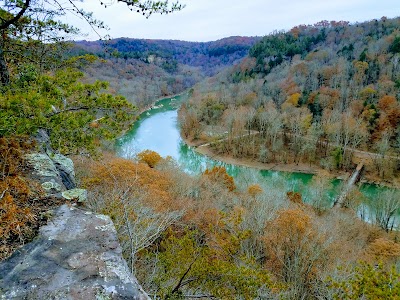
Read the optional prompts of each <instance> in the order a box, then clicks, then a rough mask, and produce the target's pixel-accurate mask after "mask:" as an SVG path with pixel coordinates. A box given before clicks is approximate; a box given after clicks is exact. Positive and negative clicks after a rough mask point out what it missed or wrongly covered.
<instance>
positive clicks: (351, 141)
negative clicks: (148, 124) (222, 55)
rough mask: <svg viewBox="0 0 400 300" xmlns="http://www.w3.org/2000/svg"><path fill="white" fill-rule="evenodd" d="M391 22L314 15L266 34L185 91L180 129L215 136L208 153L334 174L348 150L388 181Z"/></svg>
mask: <svg viewBox="0 0 400 300" xmlns="http://www.w3.org/2000/svg"><path fill="white" fill-rule="evenodd" d="M399 26H400V19H399V18H396V19H387V18H385V17H383V18H382V19H380V20H372V21H369V22H364V23H356V24H349V23H348V22H333V21H332V22H328V21H322V22H319V23H317V24H315V25H308V26H306V25H300V26H296V27H294V28H292V29H291V30H289V31H287V32H274V33H272V34H270V35H268V36H265V37H264V38H263V39H262V40H261V41H260V42H258V43H256V44H255V45H254V46H253V47H252V48H251V49H250V52H249V56H248V57H247V58H245V59H244V60H243V61H242V62H241V63H239V64H237V65H235V66H234V67H233V68H230V69H229V70H228V71H224V72H221V73H220V74H218V75H216V76H214V77H213V78H212V79H209V80H206V81H204V82H202V83H201V84H198V85H197V86H196V87H195V88H194V90H193V94H192V99H191V101H190V102H189V103H188V104H187V105H185V106H184V107H183V109H182V110H181V113H180V116H181V125H182V133H183V135H184V136H186V137H188V138H192V139H203V140H204V139H208V140H210V139H211V140H212V139H216V138H215V137H222V136H224V137H225V139H224V140H223V141H221V142H219V143H214V144H213V146H212V147H213V150H214V151H216V152H218V153H220V154H229V155H233V156H234V157H238V158H240V157H248V158H252V159H256V160H259V161H261V162H283V163H299V162H307V163H311V164H316V165H319V166H322V167H323V168H326V169H328V170H334V169H350V168H352V167H353V166H354V165H353V163H354V156H357V159H358V160H365V161H366V163H367V165H368V168H369V170H370V171H371V172H375V173H376V174H377V175H378V176H380V177H381V178H384V179H388V178H393V177H397V176H398V171H399V162H400V160H398V159H397V158H396V156H398V155H399V153H400V125H399V120H400V104H399V100H400V65H399V59H400V30H399V28H400V27H399ZM252 131H255V133H257V134H252V135H250V133H251V132H252ZM224 132H225V133H226V134H225V135H223V134H222V135H221V133H224ZM246 132H247V133H248V134H246ZM357 149H358V150H368V151H369V152H374V153H376V154H374V155H365V154H360V153H359V152H357V151H356V150H357Z"/></svg>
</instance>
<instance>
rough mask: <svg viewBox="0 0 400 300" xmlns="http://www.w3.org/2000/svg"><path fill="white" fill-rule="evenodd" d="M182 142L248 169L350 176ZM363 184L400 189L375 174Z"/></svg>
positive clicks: (304, 164) (395, 182) (194, 142)
mask: <svg viewBox="0 0 400 300" xmlns="http://www.w3.org/2000/svg"><path fill="white" fill-rule="evenodd" d="M181 138H182V140H183V141H184V142H185V143H186V144H187V145H189V146H191V147H192V148H193V150H194V151H196V152H197V153H199V154H202V155H205V156H208V157H210V158H212V159H214V160H220V161H222V162H225V163H227V164H232V165H237V166H242V167H248V168H255V169H259V170H267V171H280V172H291V173H304V174H313V175H315V174H319V173H324V174H329V176H330V177H331V178H336V179H340V180H347V179H348V178H349V177H350V176H351V173H350V172H346V171H340V170H336V171H328V170H326V169H323V168H322V167H319V166H317V165H313V164H311V165H310V164H309V163H299V164H295V163H286V164H285V163H262V162H260V161H256V160H252V159H248V158H236V157H233V156H231V155H219V154H216V153H214V152H213V151H212V149H211V148H210V146H208V145H204V143H205V142H204V141H201V140H196V141H190V140H188V139H186V138H185V137H183V136H182V135H181ZM361 182H362V183H366V184H374V185H378V186H385V187H389V188H398V186H399V185H400V182H399V179H397V178H396V179H395V180H393V181H391V182H389V181H382V180H381V179H379V178H378V177H377V176H374V175H373V174H364V178H363V179H362V180H361Z"/></svg>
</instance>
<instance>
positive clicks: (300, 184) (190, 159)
mask: <svg viewBox="0 0 400 300" xmlns="http://www.w3.org/2000/svg"><path fill="white" fill-rule="evenodd" d="M185 97H186V96H185V95H183V96H176V97H174V98H166V99H162V100H160V101H158V102H157V103H156V108H153V109H151V110H149V111H146V112H144V113H142V114H141V115H140V119H139V120H138V121H137V122H136V123H135V124H134V127H133V128H132V129H131V130H130V131H129V132H127V133H126V134H125V135H124V136H123V137H121V138H120V139H119V140H118V141H117V153H118V155H119V156H121V157H124V158H133V157H135V155H136V154H137V153H139V152H141V151H143V150H146V149H149V150H153V151H156V152H158V153H159V154H160V155H161V156H163V157H166V156H171V157H172V158H173V159H174V160H175V161H176V162H177V163H178V164H179V166H180V167H181V168H183V169H184V170H185V171H186V172H188V173H190V174H200V173H201V172H204V170H205V169H206V168H210V167H212V166H224V167H225V168H226V170H227V172H228V174H230V175H231V176H233V177H234V178H235V181H237V180H249V178H251V180H252V181H253V182H252V183H260V181H265V182H270V183H272V184H273V185H274V186H277V185H278V186H280V187H281V188H282V189H283V190H284V191H299V192H301V193H302V195H303V200H305V201H306V202H307V201H308V198H309V197H312V195H311V193H312V191H310V190H311V189H310V188H307V187H308V186H309V185H310V184H311V182H312V177H313V175H311V174H304V173H291V172H281V171H267V170H262V171H260V170H257V169H252V168H247V167H242V166H236V165H232V164H227V163H224V162H221V161H217V160H213V159H211V158H209V157H207V156H204V155H202V154H199V153H197V152H196V151H194V149H193V148H192V147H190V146H188V145H186V144H185V143H184V141H183V140H182V138H181V137H180V134H179V128H178V123H177V116H178V113H177V108H178V107H179V104H180V102H181V101H182V100H183V99H184V98H185ZM341 185H342V181H341V180H337V179H335V180H332V181H331V183H330V185H329V187H328V188H327V190H326V192H325V193H324V195H325V198H326V201H329V202H330V203H333V201H334V200H335V198H336V197H337V196H338V194H339V193H340V190H341ZM384 189H385V188H381V187H378V186H376V185H372V184H363V185H362V186H361V187H360V191H361V193H362V194H363V196H364V197H365V198H369V199H374V198H376V197H377V196H378V195H379V193H381V192H382V191H383V190H384Z"/></svg>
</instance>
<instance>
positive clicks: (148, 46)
mask: <svg viewBox="0 0 400 300" xmlns="http://www.w3.org/2000/svg"><path fill="white" fill-rule="evenodd" d="M260 39H261V38H260V37H239V36H235V37H228V38H224V39H221V40H218V41H213V42H185V41H176V40H144V39H129V38H118V39H113V40H110V41H107V42H103V41H94V42H88V41H78V42H76V43H75V47H74V48H73V49H72V51H71V54H73V55H77V54H88V53H90V54H94V55H96V56H98V57H100V58H103V59H105V61H103V62H101V63H100V62H98V63H96V64H94V65H92V66H90V67H89V68H87V69H85V72H86V73H87V74H88V78H90V80H93V79H102V80H107V81H109V82H110V85H111V88H112V89H113V90H114V91H115V92H116V93H121V94H123V95H124V96H126V97H128V98H129V99H130V100H131V101H132V102H133V103H135V104H136V105H139V106H145V105H147V104H148V103H149V101H150V100H153V99H155V98H158V97H162V96H166V95H170V94H176V93H179V92H182V91H184V90H185V89H187V88H189V87H191V86H193V85H194V84H195V83H197V82H199V81H200V80H202V79H204V78H205V77H208V76H213V75H215V74H216V73H218V72H219V71H221V70H222V69H224V68H225V67H227V66H231V65H233V64H234V63H237V62H239V61H240V60H241V59H242V58H243V57H245V56H247V54H248V52H249V49H250V48H251V47H252V46H253V45H254V44H255V43H256V42H257V41H259V40H260Z"/></svg>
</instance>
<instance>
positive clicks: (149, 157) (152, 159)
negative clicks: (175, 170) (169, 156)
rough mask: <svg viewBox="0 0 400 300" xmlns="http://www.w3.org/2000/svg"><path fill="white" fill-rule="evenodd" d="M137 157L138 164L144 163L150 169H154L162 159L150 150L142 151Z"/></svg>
mask: <svg viewBox="0 0 400 300" xmlns="http://www.w3.org/2000/svg"><path fill="white" fill-rule="evenodd" d="M137 157H138V159H139V161H140V162H144V163H146V164H147V165H148V166H149V167H150V168H154V167H155V166H156V165H157V164H158V163H159V162H160V160H161V158H162V157H161V156H160V154H158V153H157V152H155V151H152V150H144V151H142V152H140V153H139V154H138V155H137Z"/></svg>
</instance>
